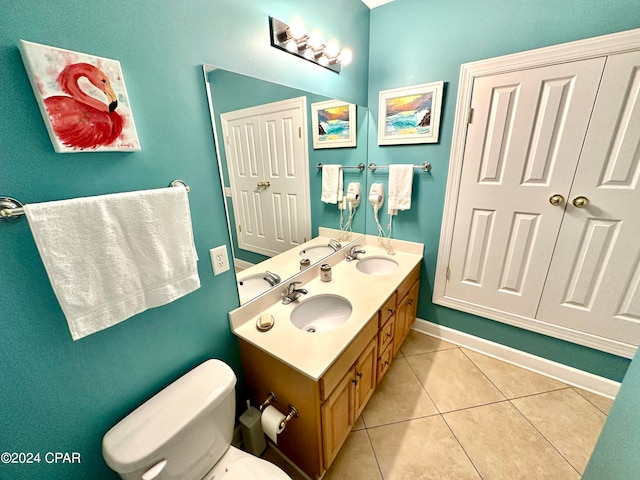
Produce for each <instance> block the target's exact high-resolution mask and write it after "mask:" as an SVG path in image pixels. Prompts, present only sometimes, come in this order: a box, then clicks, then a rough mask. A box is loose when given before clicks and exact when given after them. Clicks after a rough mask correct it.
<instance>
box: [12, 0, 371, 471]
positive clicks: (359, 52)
mask: <svg viewBox="0 0 640 480" xmlns="http://www.w3.org/2000/svg"><path fill="white" fill-rule="evenodd" d="M323 4H324V5H325V7H326V8H324V9H318V8H317V4H316V3H315V2H300V1H298V0H268V1H266V0H265V1H262V2H256V1H254V0H190V1H188V2H175V1H173V0H156V1H154V2H151V3H149V2H131V1H125V0H114V1H112V2H109V3H107V4H101V5H100V6H99V7H98V5H97V4H96V3H95V2H77V1H75V0H51V1H47V2H41V1H35V0H19V1H18V0H3V2H1V3H0V90H1V91H2V97H3V101H2V109H0V196H10V197H14V198H17V199H19V200H20V201H22V202H24V203H35V202H43V201H49V200H57V199H66V198H73V197H79V196H87V195H98V194H104V193H111V192H123V191H132V190H140V189H148V188H157V187H162V186H166V185H168V183H169V182H170V181H171V180H173V179H175V178H181V179H183V180H184V181H185V182H187V183H188V184H189V185H190V186H191V193H190V194H189V201H190V205H191V212H192V218H193V229H194V236H195V243H196V247H197V250H198V255H199V257H200V262H199V274H200V279H201V283H202V287H201V288H200V289H199V290H197V291H196V292H194V293H192V294H190V295H187V296H185V297H183V298H181V299H179V300H177V301H175V302H173V303H171V304H169V305H166V306H163V307H158V308H155V309H152V310H149V311H147V312H144V313H142V314H139V315H136V316H135V317H133V318H131V319H128V320H126V321H124V322H123V323H121V324H119V325H117V326H114V327H112V328H109V329H107V330H104V331H102V332H98V333H95V334H93V335H90V336H88V337H86V338H83V339H81V340H78V341H76V342H73V341H72V340H71V336H70V334H69V331H68V329H67V325H66V321H65V318H64V316H63V315H62V312H61V310H60V307H59V306H58V303H57V301H56V299H55V297H54V295H53V292H52V289H51V286H50V284H49V282H48V280H47V276H46V273H45V270H44V268H43V265H42V262H41V260H40V257H39V255H38V253H37V251H36V247H35V244H34V242H33V238H32V236H31V233H30V231H29V227H28V225H27V222H26V220H25V219H22V220H20V221H18V222H16V223H11V224H5V223H0V244H1V245H2V246H3V253H2V259H1V260H0V279H2V292H3V295H2V296H3V300H2V301H1V302H0V343H1V347H0V367H1V368H2V372H1V374H0V379H1V380H0V381H1V386H0V391H1V392H2V393H1V395H0V396H1V399H0V452H5V451H7V452H41V454H42V455H44V454H45V453H46V452H79V453H80V454H81V463H80V464H75V465H68V464H67V465H61V464H58V465H50V464H46V463H45V462H44V460H43V461H42V462H41V463H40V464H32V465H5V464H0V478H7V479H9V478H10V479H12V480H14V479H18V480H19V479H29V480H33V479H47V480H50V479H65V480H74V479H78V480H80V479H83V480H85V479H102V478H117V477H116V475H115V474H114V473H113V472H111V471H110V470H109V469H108V467H107V466H106V464H105V463H104V462H103V460H102V454H101V439H102V435H103V434H104V433H105V432H106V431H107V430H108V429H109V428H110V427H111V426H112V425H113V424H115V423H116V422H117V421H119V420H120V419H121V418H122V417H123V416H124V415H125V414H127V413H128V412H129V411H131V410H132V409H133V408H135V407H136V406H137V405H139V404H140V403H142V402H143V401H145V400H146V399H147V398H149V397H150V396H151V395H152V394H154V393H155V392H157V391H158V390H159V389H161V388H162V387H164V386H165V385H167V384H168V383H170V382H171V381H173V380H174V379H176V378H177V377H179V376H180V375H182V374H183V373H185V372H186V371H187V370H189V369H190V368H192V367H193V366H195V365H196V364H198V363H200V362H201V361H203V360H204V359H206V358H211V357H216V358H221V359H223V360H225V361H226V362H227V363H229V364H230V365H231V366H232V368H233V369H234V370H235V371H236V373H237V374H238V376H239V377H240V385H239V388H240V395H242V390H243V386H242V375H241V366H240V360H239V353H238V348H237V343H236V340H235V337H234V336H233V335H232V334H231V331H230V328H229V323H228V318H227V312H228V311H229V310H231V309H233V308H235V307H237V306H238V298H237V294H236V290H235V278H234V276H233V273H231V272H228V273H224V274H222V275H220V276H217V277H214V276H213V273H212V271H211V264H210V261H209V253H208V250H209V249H210V248H212V247H215V246H217V245H221V244H226V245H227V246H229V238H228V234H227V230H226V227H224V225H225V223H224V222H225V214H224V208H223V200H222V191H221V187H220V179H219V177H218V170H217V166H216V163H215V151H214V145H213V140H212V136H211V124H210V120H209V111H208V107H207V103H206V96H205V90H204V80H203V76H202V64H203V63H210V64H214V65H220V66H222V67H225V68H228V69H231V70H236V71H240V72H244V73H248V74H253V75H256V76H259V77H262V78H265V79H268V80H272V81H275V82H278V83H285V84H289V85H292V86H294V87H297V88H301V89H305V90H312V91H315V92H318V93H320V94H327V95H328V94H330V93H331V94H332V95H336V96H339V97H340V98H344V99H347V100H349V101H352V102H354V103H360V104H364V103H366V100H367V98H366V91H367V73H368V42H369V10H368V9H367V8H366V6H364V5H363V4H362V3H361V2H359V1H356V0H353V1H350V2H346V3H345V2H343V0H325V1H324V2H323ZM338 9H340V11H341V14H340V15H339V17H337V18H335V15H334V14H333V13H334V12H335V11H336V10H338ZM294 14H296V15H300V16H301V17H302V18H303V19H304V20H306V22H307V24H308V25H309V27H317V28H319V29H321V30H323V31H324V32H326V34H327V36H335V37H338V38H340V39H341V41H342V43H343V44H345V45H349V46H350V47H351V48H352V49H353V51H354V62H353V64H352V65H351V66H350V67H349V69H345V71H344V72H343V73H342V74H341V75H336V74H335V73H333V72H330V71H325V70H324V69H318V68H317V67H315V66H313V65H311V64H310V63H308V62H301V61H300V60H298V59H296V58H294V57H292V56H291V55H287V54H286V53H284V52H281V51H278V50H276V49H274V48H271V47H270V46H269V40H268V21H267V19H268V16H269V15H274V16H276V17H279V18H281V19H283V20H289V19H290V18H292V16H293V15H294ZM21 38H22V39H26V40H30V41H34V42H38V43H44V44H48V45H52V46H57V47H61V48H66V49H70V50H76V51H80V52H86V53H91V54H95V55H98V56H103V57H107V58H114V59H117V60H119V61H120V63H121V65H122V70H123V73H124V77H125V80H126V84H127V90H128V93H129V97H130V101H131V105H132V110H133V115H134V117H135V122H136V127H137V130H138V134H139V137H140V142H141V144H142V150H141V151H140V152H134V153H76V154H56V153H54V151H53V148H52V146H51V142H50V141H49V138H48V135H47V133H46V129H45V127H44V123H43V121H42V117H41V115H40V112H39V110H38V107H37V104H36V101H35V98H34V95H33V92H32V91H31V87H30V86H29V82H28V79H27V75H26V73H25V69H24V67H23V64H22V61H21V58H20V55H19V53H18V48H17V45H18V40H19V39H21Z"/></svg>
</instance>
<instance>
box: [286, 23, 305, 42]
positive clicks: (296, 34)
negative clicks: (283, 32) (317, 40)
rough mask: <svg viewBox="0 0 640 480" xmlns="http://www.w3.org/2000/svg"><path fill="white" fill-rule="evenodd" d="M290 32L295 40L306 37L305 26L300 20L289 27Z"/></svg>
mask: <svg viewBox="0 0 640 480" xmlns="http://www.w3.org/2000/svg"><path fill="white" fill-rule="evenodd" d="M289 32H290V33H291V36H292V37H293V38H295V39H296V40H300V39H301V38H302V37H304V25H303V24H302V22H301V21H300V20H294V21H293V22H291V25H289Z"/></svg>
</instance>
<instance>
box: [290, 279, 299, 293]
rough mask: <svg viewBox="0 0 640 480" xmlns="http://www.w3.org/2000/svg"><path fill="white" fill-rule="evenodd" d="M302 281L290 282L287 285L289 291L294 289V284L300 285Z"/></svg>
mask: <svg viewBox="0 0 640 480" xmlns="http://www.w3.org/2000/svg"><path fill="white" fill-rule="evenodd" d="M301 283H302V282H291V283H290V284H289V286H288V287H287V290H288V291H289V293H291V292H293V291H294V290H295V289H296V285H300V284H301Z"/></svg>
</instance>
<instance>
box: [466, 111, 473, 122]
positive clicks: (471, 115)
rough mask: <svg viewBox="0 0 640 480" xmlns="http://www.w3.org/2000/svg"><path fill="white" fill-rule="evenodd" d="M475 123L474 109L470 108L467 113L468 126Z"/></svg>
mask: <svg viewBox="0 0 640 480" xmlns="http://www.w3.org/2000/svg"><path fill="white" fill-rule="evenodd" d="M472 121H473V108H469V111H468V112H467V125H469V124H470V123H471V122H472Z"/></svg>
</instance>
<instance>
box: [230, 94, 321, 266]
mask: <svg viewBox="0 0 640 480" xmlns="http://www.w3.org/2000/svg"><path fill="white" fill-rule="evenodd" d="M220 119H221V122H222V131H223V136H224V144H225V155H226V158H227V165H228V173H229V182H230V184H231V191H232V202H231V203H232V205H233V213H234V217H235V225H236V232H237V235H238V246H239V247H240V248H242V249H244V250H249V251H252V252H256V253H260V254H263V255H267V256H273V255H276V254H278V253H281V252H284V251H286V250H289V249H290V248H293V247H296V246H298V245H300V244H302V243H304V242H305V241H307V240H309V238H311V214H310V203H309V202H310V200H309V194H308V192H309V177H308V175H309V173H308V155H307V150H306V148H307V135H306V98H305V97H300V98H295V99H291V100H284V101H281V102H274V103H269V104H265V105H260V106H257V107H251V108H245V109H242V110H236V111H233V112H227V113H224V114H222V115H220Z"/></svg>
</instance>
